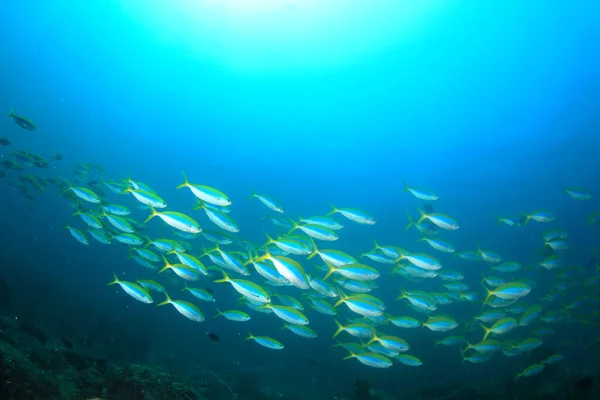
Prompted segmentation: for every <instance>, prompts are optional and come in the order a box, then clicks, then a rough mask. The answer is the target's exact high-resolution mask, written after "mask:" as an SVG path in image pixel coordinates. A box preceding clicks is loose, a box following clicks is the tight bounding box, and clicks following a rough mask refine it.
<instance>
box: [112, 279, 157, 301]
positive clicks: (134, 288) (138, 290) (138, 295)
mask: <svg viewBox="0 0 600 400" xmlns="http://www.w3.org/2000/svg"><path fill="white" fill-rule="evenodd" d="M113 277H114V279H113V281H112V282H110V283H108V284H107V286H111V285H119V286H120V287H121V289H123V291H124V292H125V293H127V294H128V295H129V296H131V297H133V298H134V299H136V300H137V301H140V302H142V303H146V304H151V303H153V302H154V300H152V296H150V293H148V291H147V290H146V289H144V288H143V287H141V286H140V285H138V284H137V283H133V282H127V281H121V280H119V278H118V277H117V274H113Z"/></svg>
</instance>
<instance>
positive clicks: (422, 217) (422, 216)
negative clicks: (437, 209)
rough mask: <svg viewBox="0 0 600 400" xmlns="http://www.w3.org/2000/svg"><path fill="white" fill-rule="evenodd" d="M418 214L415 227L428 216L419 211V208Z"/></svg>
mask: <svg viewBox="0 0 600 400" xmlns="http://www.w3.org/2000/svg"><path fill="white" fill-rule="evenodd" d="M419 213H420V214H421V217H419V219H418V220H417V222H415V223H414V224H415V225H419V224H420V223H421V222H423V221H424V220H425V218H427V217H428V215H427V214H425V211H423V210H421V209H420V208H419Z"/></svg>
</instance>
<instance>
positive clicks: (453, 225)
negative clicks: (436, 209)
mask: <svg viewBox="0 0 600 400" xmlns="http://www.w3.org/2000/svg"><path fill="white" fill-rule="evenodd" d="M419 212H420V213H421V217H420V218H419V219H418V220H417V222H416V223H415V224H416V225H419V224H420V223H421V222H423V221H424V220H429V221H431V222H432V223H433V224H435V225H436V226H438V227H439V228H441V229H444V230H447V231H455V230H457V229H459V228H460V226H459V225H458V222H457V221H456V220H455V219H454V218H452V217H450V216H448V215H445V214H440V213H432V214H426V213H425V212H424V211H423V210H421V209H419ZM409 225H410V223H409Z"/></svg>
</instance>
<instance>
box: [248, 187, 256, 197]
mask: <svg viewBox="0 0 600 400" xmlns="http://www.w3.org/2000/svg"><path fill="white" fill-rule="evenodd" d="M250 191H251V192H252V194H251V195H250V196H248V200H250V199H253V198H255V197H256V192H255V191H254V189H252V188H250Z"/></svg>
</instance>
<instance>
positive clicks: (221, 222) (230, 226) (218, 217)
mask: <svg viewBox="0 0 600 400" xmlns="http://www.w3.org/2000/svg"><path fill="white" fill-rule="evenodd" d="M206 204H207V203H205V204H202V205H201V206H200V208H202V209H204V211H205V212H206V215H207V216H208V218H209V219H210V220H211V221H212V222H213V223H214V224H215V225H217V226H218V227H219V228H221V229H224V230H226V231H228V232H231V233H237V232H239V231H240V228H238V226H237V224H236V223H235V222H234V221H233V219H231V218H230V217H229V216H227V215H226V214H223V213H221V212H220V211H217V210H213V209H211V208H210V207H207V205H206Z"/></svg>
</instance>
